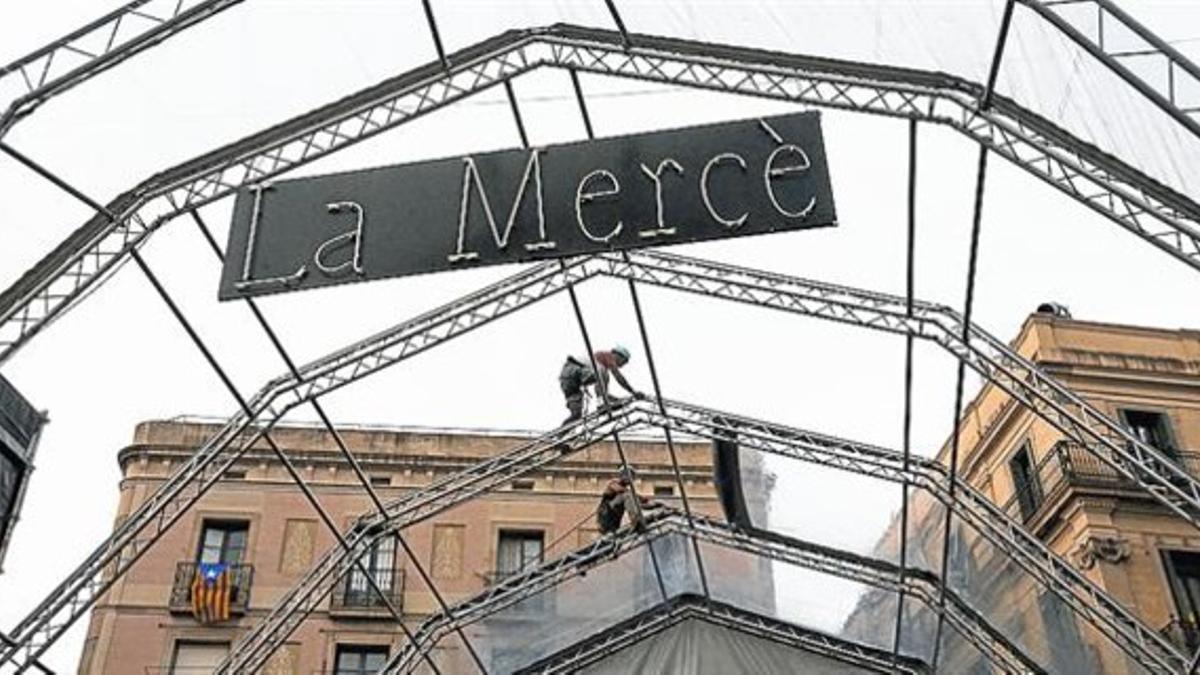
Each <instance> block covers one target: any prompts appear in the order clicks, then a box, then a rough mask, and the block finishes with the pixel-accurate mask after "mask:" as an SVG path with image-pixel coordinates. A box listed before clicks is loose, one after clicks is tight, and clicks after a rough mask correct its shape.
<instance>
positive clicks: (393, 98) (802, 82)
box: [0, 26, 1200, 362]
mask: <svg viewBox="0 0 1200 675" xmlns="http://www.w3.org/2000/svg"><path fill="white" fill-rule="evenodd" d="M450 62H451V66H450V68H449V69H448V70H447V69H445V68H444V67H443V66H442V64H441V63H440V62H434V63H431V64H427V65H425V66H423V67H421V68H417V69H415V70H412V71H409V72H407V73H405V74H403V75H400V76H399V77H396V78H393V79H390V80H387V81H385V82H383V83H382V84H379V85H376V86H375V87H372V88H369V89H365V90H363V91H360V92H358V93H357V94H355V95H353V96H350V97H348V98H346V99H343V100H340V101H337V102H335V103H333V104H330V105H328V106H326V107H324V108H320V109H318V110H315V111H313V112H310V113H307V114H305V115H302V116H300V117H297V118H294V119H292V120H290V121H288V122H285V123H283V124H281V125H278V126H276V127H273V128H271V129H268V130H266V131H263V132H260V133H258V134H256V135H254V136H251V137H249V138H247V139H244V140H242V141H239V142H237V143H234V144H232V145H229V146H226V147H224V148H221V149H218V150H216V151H214V152H212V153H209V154H208V155H205V156H202V157H200V158H197V159H195V160H193V161H191V162H188V163H185V164H182V165H180V166H177V167H175V168H173V169H170V170H167V171H165V172H163V173H161V174H159V175H157V176H154V177H152V178H150V179H149V180H147V181H145V182H143V183H142V184H141V185H139V186H137V187H136V188H134V189H133V190H131V191H130V192H128V193H126V194H124V195H121V196H120V197H118V198H117V199H115V200H114V201H113V202H112V203H111V204H109V205H108V210H109V211H111V212H113V213H116V214H118V216H119V217H118V218H117V219H116V220H115V221H110V220H108V219H107V218H103V217H97V218H93V219H92V220H91V221H89V222H88V223H86V224H84V225H83V226H82V227H81V228H80V229H79V230H77V231H76V232H75V233H74V234H73V235H72V236H71V237H69V238H68V239H67V240H66V241H65V242H64V243H63V244H61V245H60V246H59V247H58V248H56V249H55V250H54V251H53V252H52V253H51V254H50V255H48V256H47V257H46V258H44V259H43V260H42V261H41V262H39V263H38V265H36V266H35V267H34V268H33V269H32V270H30V271H29V272H28V273H26V275H24V276H23V277H22V278H21V279H19V280H18V281H17V283H16V284H14V285H13V286H12V287H11V288H9V289H8V290H7V291H5V292H4V293H3V294H0V362H2V361H3V360H5V359H7V358H8V356H9V355H11V353H12V352H13V351H15V350H16V349H18V348H19V347H20V346H21V345H22V344H23V343H24V342H25V341H27V340H28V339H30V338H31V337H32V336H33V335H34V334H35V333H36V332H37V331H38V330H40V329H41V328H42V327H44V326H45V325H47V324H48V323H49V322H50V321H52V320H53V319H55V318H56V317H57V316H58V315H59V314H60V313H62V312H63V311H64V310H66V309H67V308H68V307H69V306H70V305H71V304H72V303H73V302H75V301H76V300H77V299H78V298H79V297H80V296H81V295H82V294H83V293H84V292H86V291H87V290H88V289H89V288H90V287H92V286H93V284H95V283H97V282H98V281H100V280H102V279H103V278H104V277H105V276H106V275H107V274H109V273H110V272H111V271H112V270H113V269H114V268H115V267H116V265H118V264H119V262H120V261H121V260H123V259H124V258H125V256H126V255H128V253H129V252H130V251H132V250H133V249H134V248H135V247H137V246H139V245H140V244H141V243H142V242H144V241H145V239H146V237H148V236H149V235H150V234H151V233H153V232H154V231H155V230H157V229H158V228H159V227H160V226H161V225H162V224H164V223H166V222H168V221H169V220H171V219H172V218H174V217H175V216H177V215H179V214H180V213H182V212H185V211H188V210H192V209H195V208H198V207H200V206H202V205H204V204H207V203H209V202H212V201H214V200H217V199H221V198H223V197H226V196H229V195H231V194H233V192H234V191H236V190H237V189H238V188H242V187H246V186H248V185H252V184H256V183H259V182H262V181H264V180H267V179H269V178H272V177H274V176H277V175H279V174H282V173H285V172H287V171H289V170H291V169H294V168H296V167H297V166H300V165H302V164H305V163H307V162H311V161H313V160H315V159H317V158H319V157H323V156H325V155H328V154H330V153H332V152H335V151H337V150H340V149H342V148H344V147H347V146H349V145H351V144H354V143H357V142H359V141H362V140H364V139H366V138H369V137H371V136H374V135H376V134H378V133H381V132H383V131H385V130H387V129H391V128H394V127H397V126H399V125H401V124H404V123H406V122H408V121H410V120H412V119H415V118H416V117H419V116H420V115H423V114H425V113H428V112H430V111H432V110H435V109H438V108H441V107H443V106H446V105H448V104H450V103H453V102H456V101H458V100H461V99H464V98H466V97H468V96H471V95H473V94H475V93H478V92H479V91H482V90H484V89H487V88H488V87H491V86H494V85H496V84H498V83H501V82H507V81H508V80H510V79H512V78H514V77H516V76H517V75H520V74H521V73H524V72H527V71H529V70H532V69H534V68H538V67H540V66H551V67H560V68H567V69H572V70H579V71H587V72H592V73H598V74H604V75H611V76H616V77H627V78H633V79H639V80H648V81H654V82H660V83H664V84H673V85H680V86H687V87H693V88H700V89H709V90H715V91H722V92H729V93H738V94H747V95H753V96H760V97H766V98H774V99H782V100H787V101H793V102H797V103H804V104H809V105H816V106H824V107H830V108H837V109H845V110H852V111H856V112H866V113H874V114H881V115H888V116H894V117H906V118H913V119H920V120H926V121H931V122H936V123H939V124H944V125H947V126H949V127H951V128H954V129H956V130H958V131H959V132H961V133H963V134H965V135H967V136H968V137H970V138H972V139H974V140H975V141H977V142H979V143H982V144H983V145H985V146H987V147H989V148H990V149H992V150H993V151H995V152H996V153H998V154H1000V155H1002V156H1004V157H1006V158H1008V159H1010V160H1012V161H1013V162H1015V163H1016V164H1017V165H1018V166H1021V167H1022V168H1024V169H1025V170H1027V171H1029V172H1031V173H1033V174H1034V175H1035V176H1037V177H1038V178H1040V179H1042V180H1044V181H1045V182H1047V183H1049V184H1050V185H1052V186H1054V187H1055V188H1057V189H1059V190H1061V191H1063V192H1065V193H1066V194H1067V195H1069V196H1070V197H1072V198H1073V199H1076V200H1077V201H1079V202H1081V203H1083V204H1085V205H1087V206H1088V207H1089V208H1092V209H1094V210H1096V211H1097V212H1099V213H1101V214H1102V215H1104V216H1106V217H1107V218H1109V219H1110V220H1113V221H1114V222H1116V223H1117V224H1118V225H1120V226H1122V227H1124V228H1126V229H1128V230H1130V231H1132V232H1134V233H1135V234H1137V235H1138V236H1139V237H1141V238H1143V239H1145V240H1146V241H1149V242H1150V243H1152V244H1154V245H1155V246H1157V247H1159V248H1161V249H1163V250H1165V251H1167V252H1168V253H1170V254H1171V255H1173V256H1174V257H1176V258H1179V259H1180V260H1182V261H1183V262H1185V263H1187V264H1188V265H1191V266H1192V267H1194V268H1196V269H1200V205H1197V204H1196V203H1195V202H1194V201H1193V200H1192V199H1190V198H1189V197H1186V196H1183V195H1180V194H1178V193H1176V192H1174V191H1172V190H1170V189H1169V188H1166V187H1164V186H1162V185H1160V184H1158V183H1157V182H1155V181H1154V180H1153V179H1151V178H1150V177H1148V176H1146V175H1144V174H1142V173H1141V172H1139V171H1137V170H1136V169H1134V168H1132V167H1130V166H1129V165H1127V164H1125V163H1123V162H1121V161H1120V160H1117V159H1115V158H1113V157H1111V156H1108V155H1105V154H1104V153H1102V152H1100V151H1099V150H1097V149H1096V148H1094V147H1093V146H1091V145H1088V144H1086V143H1084V142H1082V141H1080V140H1078V139H1076V138H1074V137H1072V136H1071V135H1070V134H1068V133H1067V132H1065V131H1063V130H1062V129H1059V128H1057V127H1055V126H1054V125H1053V124H1051V123H1050V122H1048V121H1047V120H1045V119H1042V118H1040V117H1038V116H1037V115H1035V114H1033V113H1032V112H1030V111H1028V110H1026V109H1024V108H1022V107H1020V106H1018V105H1017V104H1015V103H1014V102H1012V101H1009V100H1007V99H1003V98H1001V97H995V98H994V99H993V100H992V106H991V107H989V108H987V109H986V110H981V109H980V103H981V100H980V99H981V96H982V94H983V88H982V87H981V86H980V85H978V84H974V83H971V82H968V81H966V80H962V79H959V78H954V77H950V76H947V75H942V74H936V73H928V72H923V71H916V70H905V69H899V68H891V67H884V66H875V65H867V64H858V63H851V62H844V61H834V60H830V59H819V58H814V57H801V56H794V55H788V54H780V53H775V52H766V51H763V50H754V49H746V48H736V47H725V46H720V45H711V44H705V43H699V42H693V41H687V40H673V39H665V38H656V37H652V36H639V37H638V38H637V47H635V48H632V49H629V50H626V49H625V47H624V45H623V44H622V40H621V37H620V35H619V34H617V33H613V32H611V31H603V30H596V29H581V28H572V27H567V26H554V27H551V28H546V29H537V30H526V31H513V32H509V33H505V34H503V35H501V36H499V37H496V38H492V39H490V40H487V41H485V42H482V43H480V44H479V45H476V46H474V47H470V48H468V49H465V50H462V51H460V52H457V53H456V54H454V55H452V57H451V58H450ZM1155 223H1157V224H1155Z"/></svg>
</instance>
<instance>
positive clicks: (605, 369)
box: [558, 345, 642, 424]
mask: <svg viewBox="0 0 1200 675" xmlns="http://www.w3.org/2000/svg"><path fill="white" fill-rule="evenodd" d="M592 359H594V360H595V362H596V367H597V368H599V369H600V375H599V377H597V376H596V373H595V371H593V370H592V364H591V362H590V361H591V360H589V359H578V358H575V357H574V356H568V357H567V362H566V363H564V364H563V367H562V371H560V372H559V375H558V384H559V386H560V387H562V392H563V396H565V397H566V399H567V410H569V411H571V414H570V415H569V416H567V419H565V420H563V424H570V423H571V422H574V421H575V420H577V419H579V418H580V417H582V416H583V391H584V388H585V387H592V388H594V390H595V392H596V395H597V396H599V397H600V398H601V400H607V399H608V378H609V375H611V376H612V377H613V378H614V379H615V380H616V381H617V384H619V385H621V388H623V389H624V390H625V391H627V392H629V394H630V395H632V396H635V397H638V398H641V397H642V394H641V392H639V391H637V390H636V389H634V388H633V387H632V386H631V385H630V384H629V381H628V380H626V379H625V376H624V375H622V374H621V367H622V366H624V365H625V364H626V363H629V350H628V349H626V348H625V347H622V346H621V345H617V346H616V347H613V348H612V349H609V350H601V351H598V352H596V353H595V354H593V355H592Z"/></svg>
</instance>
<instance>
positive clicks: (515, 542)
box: [496, 530, 545, 578]
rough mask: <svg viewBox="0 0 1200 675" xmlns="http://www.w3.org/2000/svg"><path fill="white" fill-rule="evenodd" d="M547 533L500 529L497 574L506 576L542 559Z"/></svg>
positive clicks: (531, 565)
mask: <svg viewBox="0 0 1200 675" xmlns="http://www.w3.org/2000/svg"><path fill="white" fill-rule="evenodd" d="M544 541H545V533H543V532H541V531H540V530H500V542H499V545H498V546H497V547H496V576H497V577H501V578H503V577H506V576H509V575H510V574H515V573H517V572H520V571H522V570H524V569H528V568H530V567H533V566H534V565H537V564H538V563H540V562H541V560H542V545H543V542H544Z"/></svg>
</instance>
